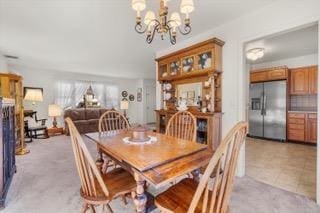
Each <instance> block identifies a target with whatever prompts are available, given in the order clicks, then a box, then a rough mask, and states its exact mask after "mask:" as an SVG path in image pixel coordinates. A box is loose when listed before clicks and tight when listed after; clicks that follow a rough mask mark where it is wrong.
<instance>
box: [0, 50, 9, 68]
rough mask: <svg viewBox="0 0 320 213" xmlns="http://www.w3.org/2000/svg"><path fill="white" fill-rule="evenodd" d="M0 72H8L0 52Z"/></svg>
mask: <svg viewBox="0 0 320 213" xmlns="http://www.w3.org/2000/svg"><path fill="white" fill-rule="evenodd" d="M0 72H8V66H7V61H6V59H5V58H4V57H3V56H2V55H1V52H0Z"/></svg>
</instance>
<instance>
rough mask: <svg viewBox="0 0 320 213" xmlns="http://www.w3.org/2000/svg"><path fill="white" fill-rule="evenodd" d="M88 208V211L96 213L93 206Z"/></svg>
mask: <svg viewBox="0 0 320 213" xmlns="http://www.w3.org/2000/svg"><path fill="white" fill-rule="evenodd" d="M89 208H90V210H91V212H92V213H96V210H95V208H94V206H93V205H89Z"/></svg>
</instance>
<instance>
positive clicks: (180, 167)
mask: <svg viewBox="0 0 320 213" xmlns="http://www.w3.org/2000/svg"><path fill="white" fill-rule="evenodd" d="M86 136H87V137H89V138H90V139H92V140H93V141H95V142H96V143H97V144H98V147H99V148H100V149H102V150H103V152H105V153H106V154H107V155H109V156H111V157H112V158H114V159H116V160H117V161H118V162H122V163H123V164H125V165H128V166H129V167H131V168H132V169H134V170H135V171H137V172H139V173H140V174H141V175H143V176H144V177H145V178H146V179H147V180H149V181H150V182H151V183H153V184H154V185H156V186H160V185H163V184H165V183H167V182H169V181H172V180H174V179H175V178H177V177H179V176H181V175H183V174H187V173H189V172H192V171H193V170H195V169H198V168H199V167H202V166H205V165H207V163H208V162H209V160H210V158H211V157H212V154H213V152H212V151H210V150H209V149H208V147H207V145H204V144H199V143H196V142H193V141H188V140H183V139H178V138H175V137H172V136H167V135H164V134H160V133H154V132H151V131H150V132H148V136H152V137H155V138H156V141H155V142H152V143H150V144H138V145H137V144H130V143H127V142H124V140H123V138H125V137H129V136H130V132H129V131H125V130H124V131H120V132H117V133H115V134H109V135H102V136H100V134H99V133H98V132H95V133H87V134H86Z"/></svg>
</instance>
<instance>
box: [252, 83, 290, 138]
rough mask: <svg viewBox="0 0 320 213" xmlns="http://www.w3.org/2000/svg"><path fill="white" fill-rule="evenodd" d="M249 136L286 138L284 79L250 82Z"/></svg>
mask: <svg viewBox="0 0 320 213" xmlns="http://www.w3.org/2000/svg"><path fill="white" fill-rule="evenodd" d="M249 96H250V109H249V136H253V137H262V138H269V139H276V140H283V141H284V140H286V104H287V103H286V102H287V101H286V96H287V83H286V81H272V82H263V83H253V84H250V95H249Z"/></svg>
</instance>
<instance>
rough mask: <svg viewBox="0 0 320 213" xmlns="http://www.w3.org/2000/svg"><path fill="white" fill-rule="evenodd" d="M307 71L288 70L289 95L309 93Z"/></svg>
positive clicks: (302, 69)
mask: <svg viewBox="0 0 320 213" xmlns="http://www.w3.org/2000/svg"><path fill="white" fill-rule="evenodd" d="M308 71H309V70H308V69H305V68H296V69H291V70H290V94H292V95H302V94H308V92H309V72H308Z"/></svg>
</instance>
